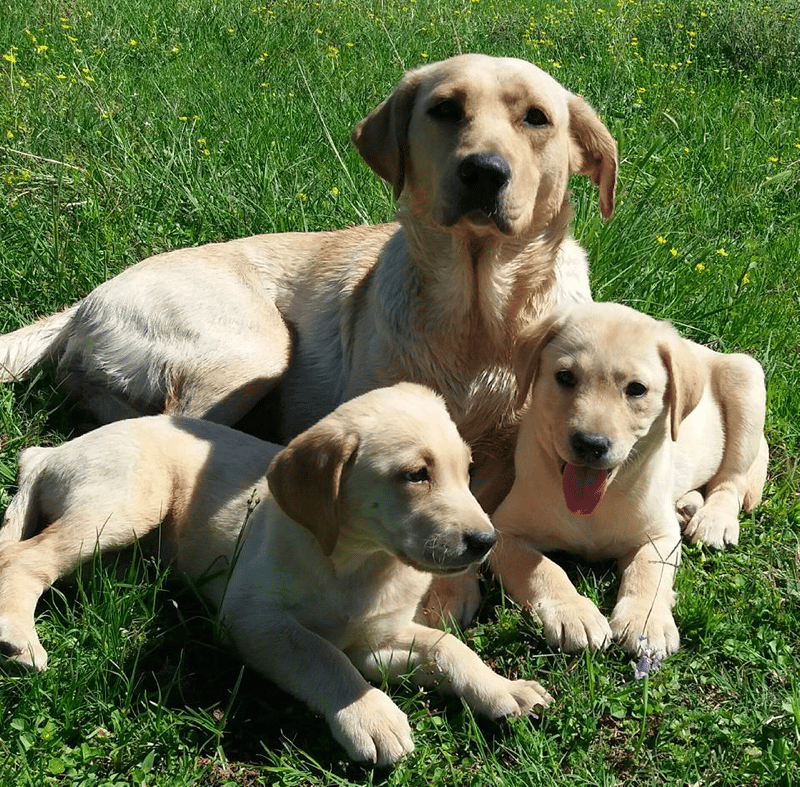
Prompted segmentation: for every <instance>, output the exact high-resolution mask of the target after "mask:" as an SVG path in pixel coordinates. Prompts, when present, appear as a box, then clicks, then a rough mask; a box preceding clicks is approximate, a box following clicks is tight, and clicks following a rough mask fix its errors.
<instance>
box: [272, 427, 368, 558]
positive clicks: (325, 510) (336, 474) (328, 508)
mask: <svg viewBox="0 0 800 787" xmlns="http://www.w3.org/2000/svg"><path fill="white" fill-rule="evenodd" d="M358 442H359V441H358V436H357V435H355V434H351V433H348V432H345V431H343V430H341V429H336V428H332V426H331V423H330V419H324V420H323V421H322V422H320V423H318V424H316V425H315V426H312V427H311V428H310V429H308V430H306V431H305V432H303V433H302V434H299V435H298V436H297V437H295V438H294V440H292V441H291V442H290V443H289V445H288V446H286V448H284V449H283V450H282V451H281V452H280V453H279V454H277V455H276V456H275V458H274V459H273V460H272V463H271V464H270V466H269V469H268V470H267V481H268V483H269V489H270V492H271V493H272V496H273V498H274V499H275V502H276V503H277V504H278V505H279V506H280V507H281V508H282V509H283V511H284V513H285V514H287V515H288V516H289V517H290V518H291V519H293V520H294V521H295V522H297V523H298V524H301V525H302V526H303V527H305V528H307V529H308V530H310V531H311V532H312V533H313V534H314V536H315V537H316V539H317V541H319V543H320V545H321V546H322V551H323V552H324V553H325V555H330V554H331V553H332V552H333V550H334V547H335V546H336V540H337V539H338V537H339V511H338V505H339V488H340V486H341V481H342V470H343V469H344V467H345V465H346V464H347V462H348V461H350V459H351V458H352V457H353V455H354V454H355V452H356V451H357V450H358Z"/></svg>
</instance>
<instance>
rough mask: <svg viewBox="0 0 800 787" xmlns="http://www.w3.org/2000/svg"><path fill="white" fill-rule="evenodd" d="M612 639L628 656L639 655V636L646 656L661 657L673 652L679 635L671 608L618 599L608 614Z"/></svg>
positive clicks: (637, 600)
mask: <svg viewBox="0 0 800 787" xmlns="http://www.w3.org/2000/svg"><path fill="white" fill-rule="evenodd" d="M611 631H612V632H613V634H614V640H615V642H617V643H618V644H619V645H620V647H621V648H622V649H623V650H624V651H625V652H626V653H629V654H630V655H632V656H640V655H641V650H642V642H643V641H644V640H643V638H646V641H647V648H648V651H649V655H651V656H653V657H654V658H657V659H662V658H664V657H665V656H669V655H670V654H672V653H675V651H676V650H678V647H679V646H680V635H679V634H678V627H677V626H676V625H675V618H673V617H672V611H671V610H670V609H668V608H666V607H664V606H661V607H652V608H651V606H650V604H649V603H643V602H641V601H640V600H639V599H622V600H621V601H619V602H618V603H617V605H616V606H615V607H614V612H613V613H612V615H611Z"/></svg>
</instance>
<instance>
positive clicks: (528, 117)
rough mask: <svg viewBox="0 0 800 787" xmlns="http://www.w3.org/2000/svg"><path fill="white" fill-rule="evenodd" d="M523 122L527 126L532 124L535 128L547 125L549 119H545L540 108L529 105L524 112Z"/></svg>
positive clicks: (545, 116)
mask: <svg viewBox="0 0 800 787" xmlns="http://www.w3.org/2000/svg"><path fill="white" fill-rule="evenodd" d="M525 122H526V123H527V124H528V125H529V126H534V127H536V128H541V127H542V126H549V125H550V121H549V120H548V119H547V115H545V114H544V112H542V110H541V109H539V108H538V107H531V108H530V109H529V110H528V111H527V112H526V113H525Z"/></svg>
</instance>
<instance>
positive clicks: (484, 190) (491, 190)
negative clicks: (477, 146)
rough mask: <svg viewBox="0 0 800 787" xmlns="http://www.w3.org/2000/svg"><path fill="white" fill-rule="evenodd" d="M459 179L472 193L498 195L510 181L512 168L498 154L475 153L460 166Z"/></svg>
mask: <svg viewBox="0 0 800 787" xmlns="http://www.w3.org/2000/svg"><path fill="white" fill-rule="evenodd" d="M457 171H458V178H459V180H460V181H461V182H462V183H463V184H464V186H466V187H467V189H469V190H470V191H474V192H476V193H479V194H482V195H484V196H489V195H492V194H497V192H499V191H500V189H502V188H503V187H504V186H505V185H506V184H507V183H508V181H509V180H511V167H510V166H509V163H508V162H507V161H506V160H505V159H504V158H503V157H502V156H501V155H499V154H498V153H473V154H472V155H470V156H467V157H466V158H465V159H463V160H462V161H461V163H460V164H459V165H458V170H457Z"/></svg>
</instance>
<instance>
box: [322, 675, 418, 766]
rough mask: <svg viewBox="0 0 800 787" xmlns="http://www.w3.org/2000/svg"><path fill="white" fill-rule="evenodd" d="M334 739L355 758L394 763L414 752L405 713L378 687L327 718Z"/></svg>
mask: <svg viewBox="0 0 800 787" xmlns="http://www.w3.org/2000/svg"><path fill="white" fill-rule="evenodd" d="M328 723H329V724H330V727H331V731H332V732H333V736H334V738H336V740H337V741H339V743H341V744H342V746H344V748H345V749H346V750H347V753H348V754H349V755H350V757H351V758H352V759H354V760H359V761H364V762H369V763H372V764H373V765H377V766H379V767H380V766H386V765H394V764H395V763H396V762H397V761H398V760H399V759H400V758H401V757H404V756H405V755H406V754H410V753H411V752H412V751H414V741H413V739H412V737H411V727H409V725H408V719H407V718H406V714H405V713H403V711H401V710H400V708H398V707H397V705H395V704H394V702H392V700H391V699H389V697H388V696H387V695H386V694H384V693H383V692H382V691H380V690H379V689H375V688H372V687H370V688H369V690H368V691H367V692H366V693H365V694H363V695H362V696H361V697H359V698H358V699H357V700H356V701H355V702H353V703H351V704H350V705H348V706H347V707H345V708H342V709H341V710H339V711H337V712H336V713H335V714H334V715H333V716H332V717H331V718H330V719H329V720H328Z"/></svg>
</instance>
